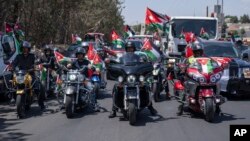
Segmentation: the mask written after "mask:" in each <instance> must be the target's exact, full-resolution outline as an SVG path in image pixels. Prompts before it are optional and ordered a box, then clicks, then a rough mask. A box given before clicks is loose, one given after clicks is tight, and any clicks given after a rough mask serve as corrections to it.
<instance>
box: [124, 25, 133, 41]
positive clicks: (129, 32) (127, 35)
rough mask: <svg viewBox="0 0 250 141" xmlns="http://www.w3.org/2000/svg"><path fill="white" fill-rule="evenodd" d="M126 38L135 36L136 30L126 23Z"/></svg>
mask: <svg viewBox="0 0 250 141" xmlns="http://www.w3.org/2000/svg"><path fill="white" fill-rule="evenodd" d="M124 30H125V34H124V35H125V38H127V37H133V36H134V35H135V32H134V31H133V30H132V29H131V27H130V26H129V25H125V28H124Z"/></svg>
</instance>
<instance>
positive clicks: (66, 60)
mask: <svg viewBox="0 0 250 141" xmlns="http://www.w3.org/2000/svg"><path fill="white" fill-rule="evenodd" d="M54 55H55V58H56V62H57V63H59V64H61V63H70V62H73V61H74V60H76V58H69V57H65V56H64V55H62V54H61V53H59V52H57V51H54Z"/></svg>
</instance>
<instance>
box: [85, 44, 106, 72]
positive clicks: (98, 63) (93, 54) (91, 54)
mask: <svg viewBox="0 0 250 141" xmlns="http://www.w3.org/2000/svg"><path fill="white" fill-rule="evenodd" d="M87 58H88V60H89V61H90V62H91V64H92V65H93V66H94V67H95V68H99V69H100V70H101V69H102V68H103V67H102V63H103V62H102V59H101V57H100V56H99V54H98V53H97V51H96V50H95V48H94V47H93V44H90V45H89V49H88V52H87Z"/></svg>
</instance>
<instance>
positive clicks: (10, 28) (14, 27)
mask: <svg viewBox="0 0 250 141" xmlns="http://www.w3.org/2000/svg"><path fill="white" fill-rule="evenodd" d="M5 33H6V34H7V35H9V36H12V37H13V38H14V40H15V47H16V50H17V52H18V54H19V53H21V50H20V47H21V45H20V41H22V40H23V39H24V33H23V31H22V30H21V29H20V25H19V24H17V23H16V24H9V23H7V22H5ZM15 33H16V34H17V36H16V34H15Z"/></svg>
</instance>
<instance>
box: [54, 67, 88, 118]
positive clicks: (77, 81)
mask: <svg viewBox="0 0 250 141" xmlns="http://www.w3.org/2000/svg"><path fill="white" fill-rule="evenodd" d="M84 69H86V68H82V69H81V70H71V69H70V70H69V69H67V68H66V67H64V66H63V70H64V71H66V72H67V73H66V74H64V75H62V76H61V79H62V83H63V84H62V88H61V89H60V91H59V93H62V94H63V95H64V98H63V103H64V104H65V111H66V116H67V118H72V117H73V116H74V113H75V112H76V110H77V108H78V109H79V108H80V109H83V108H85V107H86V106H88V105H90V104H92V106H93V103H91V101H92V99H91V98H93V97H92V96H91V95H92V94H93V93H91V91H89V90H88V89H86V88H85V86H84V85H83V83H84V81H85V80H86V77H85V76H84V75H82V74H81V72H82V71H83V70H84Z"/></svg>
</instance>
